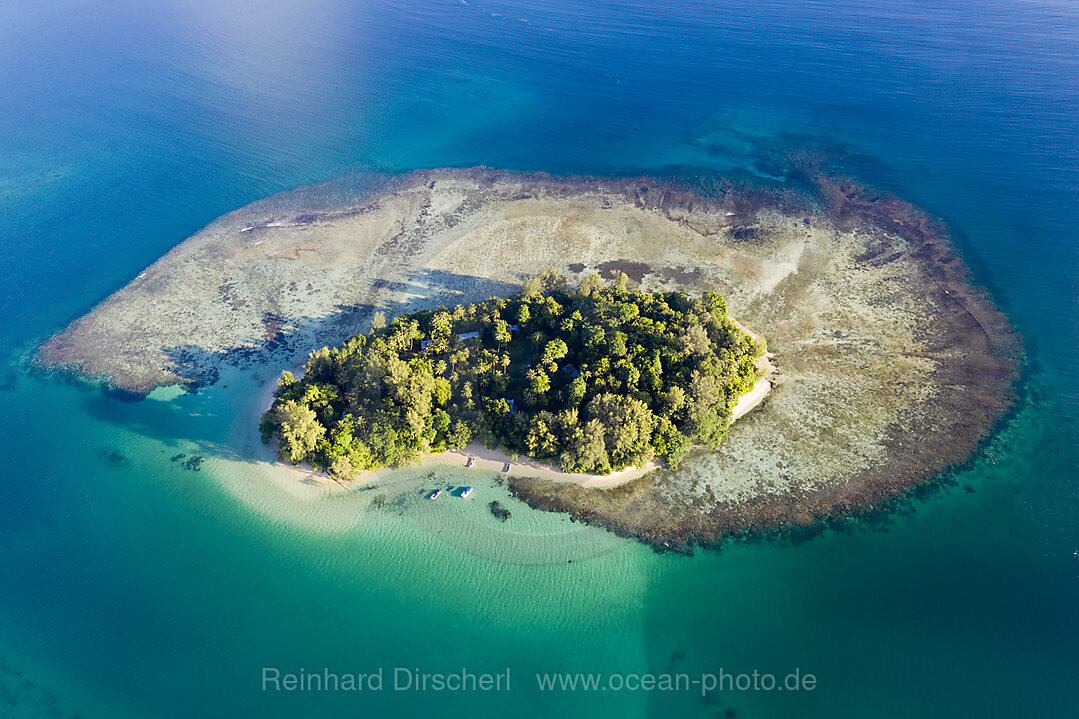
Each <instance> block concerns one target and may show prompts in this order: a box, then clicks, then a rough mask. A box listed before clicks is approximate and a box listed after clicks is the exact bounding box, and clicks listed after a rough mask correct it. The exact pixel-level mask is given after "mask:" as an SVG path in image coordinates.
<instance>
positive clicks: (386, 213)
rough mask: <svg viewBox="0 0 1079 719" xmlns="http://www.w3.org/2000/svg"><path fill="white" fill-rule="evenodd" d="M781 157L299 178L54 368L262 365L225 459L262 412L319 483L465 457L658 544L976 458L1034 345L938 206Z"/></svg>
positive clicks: (203, 246)
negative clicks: (979, 281)
mask: <svg viewBox="0 0 1079 719" xmlns="http://www.w3.org/2000/svg"><path fill="white" fill-rule="evenodd" d="M775 162H776V163H778V164H781V165H782V166H784V167H785V168H786V170H785V173H786V174H787V176H788V177H789V178H790V182H786V183H782V185H760V184H756V183H747V182H744V181H741V180H738V179H729V178H721V177H717V176H714V175H711V174H708V173H706V172H702V173H698V174H682V175H681V176H680V178H667V179H657V178H648V177H620V178H594V177H584V178H582V177H552V176H550V175H546V174H543V173H531V174H528V173H517V172H506V171H502V170H496V169H491V168H483V167H479V168H471V169H459V168H458V169H453V168H451V169H431V170H416V171H413V172H408V173H403V174H399V175H386V176H374V175H363V176H357V177H349V178H342V179H341V180H339V181H334V182H330V183H324V184H321V185H312V186H307V187H301V188H297V189H296V190H293V191H290V192H286V193H283V194H280V195H275V196H273V197H269V198H266V199H265V200H260V201H259V202H256V203H254V204H252V205H249V206H247V207H243V208H240V209H238V210H236V211H235V212H232V213H229V214H227V215H224V216H223V217H221V218H219V219H217V220H215V221H214V222H212V223H211V224H210V225H208V226H207V227H206V228H205V229H203V230H202V231H200V232H199V233H198V234H196V235H194V236H193V237H191V238H190V239H188V240H187V241H185V242H183V243H181V244H180V245H178V246H176V247H174V248H173V249H172V250H170V251H169V252H168V253H167V254H166V255H165V256H163V257H162V258H160V259H159V260H158V261H157V262H155V263H154V264H152V265H151V266H150V267H147V268H146V270H145V271H143V272H141V273H139V274H138V275H137V276H136V277H134V278H133V279H132V281H131V282H130V284H128V285H127V286H126V287H124V288H121V289H120V290H118V291H117V292H116V293H115V294H113V295H112V296H111V297H109V298H107V299H105V300H104V301H102V302H101V304H99V305H98V306H97V307H95V308H94V309H93V310H91V311H90V312H89V313H87V314H86V315H85V316H83V317H80V318H78V319H76V320H74V321H73V322H72V323H71V324H70V325H69V326H68V327H67V328H65V329H63V330H62V331H59V332H58V333H57V334H55V335H53V336H52V337H50V338H48V339H47V340H46V341H45V342H44V344H43V345H42V346H41V347H40V348H39V349H38V350H37V352H36V359H37V362H38V364H39V365H40V366H41V367H42V368H45V369H46V370H47V371H61V372H65V373H69V372H75V373H77V374H79V375H81V376H83V377H86V378H88V379H89V380H91V381H94V382H100V383H102V384H103V386H104V387H105V388H106V391H108V392H110V393H113V394H114V395H115V396H120V397H123V398H126V399H136V398H140V397H145V396H147V395H148V394H151V393H152V392H154V391H155V390H157V389H158V388H165V387H176V386H180V387H185V388H187V389H188V390H190V391H192V392H203V391H205V392H216V391H218V389H217V388H220V389H221V390H225V388H226V386H234V383H235V384H237V385H242V386H243V387H244V388H245V390H244V392H245V393H246V395H247V396H250V398H251V401H250V403H249V406H246V405H243V404H242V403H241V404H239V405H238V406H237V408H236V412H237V415H236V417H235V422H236V431H237V435H236V437H235V438H230V441H231V442H232V444H231V445H230V446H227V447H225V446H220V447H219V451H220V453H221V454H227V455H234V456H238V457H249V458H253V459H255V460H256V461H258V460H261V459H264V458H265V457H266V455H267V454H268V453H267V452H266V451H265V448H264V447H263V445H262V444H261V443H260V442H259V436H258V433H257V432H256V431H255V428H256V427H257V426H258V425H259V424H260V421H259V419H258V418H259V417H264V419H265V421H263V422H262V423H261V424H262V429H263V432H264V435H265V436H266V437H267V438H268V439H269V440H270V441H271V445H272V444H273V443H274V442H277V444H278V449H279V450H283V456H282V459H284V461H285V463H286V464H291V463H292V462H300V463H303V464H304V465H315V466H316V467H318V468H321V469H322V470H324V471H323V472H319V473H312V472H307V471H300V472H295V473H294V474H295V475H296V477H295V481H296V482H297V483H306V482H312V481H313V482H315V483H316V484H319V485H322V486H325V487H326V488H327V490H328V491H333V492H337V491H338V490H343V491H348V492H350V493H354V494H355V495H357V496H354V497H353V499H355V500H357V501H362V498H364V497H371V498H372V502H373V498H374V497H375V496H377V495H381V494H389V495H392V497H405V496H421V495H420V494H419V491H418V490H419V489H420V488H421V487H420V486H412V487H410V488H409V489H405V487H406V485H408V483H409V482H412V481H413V479H415V478H418V477H420V476H427V475H429V474H432V473H433V474H434V475H435V476H437V475H438V473H439V472H440V471H442V470H443V468H446V467H450V466H456V467H461V466H462V465H467V466H468V468H470V469H473V470H476V471H477V472H492V473H494V474H496V475H497V476H498V483H499V484H500V486H501V490H500V491H501V492H503V495H502V496H500V497H499V498H498V499H501V500H502V501H503V502H505V501H509V500H510V498H511V495H512V497H516V498H517V499H519V500H521V501H523V502H525V503H527V504H528V505H530V506H532V507H534V508H538V509H544V510H549V511H555V512H564V513H567V514H569V515H570V516H571V517H572V518H574V519H575V520H578V521H583V522H587V523H590V524H595V525H599V526H602V527H606V528H607V529H609V530H611V531H612V532H615V533H617V534H619V535H623V536H629V537H635V538H637V539H640V540H641V541H643V542H646V543H648V544H650V545H651V546H653V547H656V548H657V549H660V550H663V551H666V550H669V549H675V550H679V549H688V548H690V547H693V546H711V545H717V544H719V543H721V542H723V541H724V539H725V538H726V537H730V536H732V535H742V534H747V533H748V534H752V533H756V532H760V531H769V530H772V529H777V528H786V527H792V528H797V529H798V530H799V531H800V530H801V528H804V527H812V526H815V525H817V526H819V524H820V523H821V522H824V521H828V520H830V519H832V518H840V517H845V516H848V515H850V514H851V513H858V512H860V511H863V510H872V509H873V508H878V507H882V506H885V505H886V504H887V503H888V502H890V501H891V500H892V499H893V498H896V497H899V496H902V495H903V494H904V493H905V492H907V491H908V490H910V489H911V488H912V487H915V486H918V485H921V484H923V483H925V482H926V481H928V480H931V479H932V478H933V477H935V476H939V474H940V472H941V471H942V470H943V469H945V468H947V467H950V466H953V465H955V464H957V463H961V462H963V461H965V460H966V459H967V458H968V457H969V456H970V454H971V452H972V451H974V449H975V448H976V447H977V446H978V444H979V442H981V441H982V439H983V438H984V437H985V436H986V435H987V433H988V432H990V431H991V429H992V428H993V426H994V425H995V423H996V422H997V421H998V420H999V419H1000V418H1001V417H1002V416H1004V415H1005V413H1006V412H1007V411H1008V410H1009V408H1010V407H1011V406H1012V405H1013V402H1014V401H1015V392H1014V381H1015V378H1016V377H1017V375H1018V371H1019V368H1020V366H1021V365H1022V350H1021V342H1020V340H1019V337H1018V335H1017V334H1016V333H1015V331H1014V330H1013V329H1012V327H1011V326H1010V324H1009V322H1008V320H1007V318H1006V317H1005V316H1004V315H1003V314H1002V313H1001V312H1000V311H999V310H998V309H997V308H996V306H995V305H994V303H993V301H992V299H991V298H990V297H989V295H988V293H987V292H986V291H985V290H984V289H982V288H980V287H978V286H977V285H976V284H974V283H973V282H972V280H971V277H970V275H969V273H968V271H967V269H966V265H965V263H964V262H963V260H962V258H961V256H960V255H959V254H958V252H957V250H956V248H955V247H954V245H953V244H952V243H951V241H950V240H949V238H948V235H947V231H946V228H945V227H944V226H943V225H942V224H941V223H940V222H938V221H937V220H935V219H933V218H932V217H929V216H928V215H926V214H925V213H924V212H922V211H921V210H920V209H918V208H917V207H914V206H912V205H910V204H909V203H907V202H904V201H903V200H901V199H900V198H897V197H895V196H894V195H890V194H888V193H885V192H881V191H879V190H877V189H874V188H872V187H867V186H865V185H863V184H860V183H858V182H857V181H855V180H853V179H851V178H848V177H843V176H835V175H832V174H829V172H828V169H827V168H828V166H829V160H828V156H827V155H821V154H819V153H816V152H815V151H813V150H812V148H805V149H804V150H803V151H799V152H797V153H795V154H784V155H782V156H777V157H776V158H775ZM546 268H554V269H555V270H556V273H554V274H552V273H549V272H547V273H545V269H546ZM596 274H598V275H599V276H600V278H601V279H602V282H600V281H599V280H597V278H596V277H595V275H596ZM562 277H564V278H565V279H564V280H563V279H561V278H562ZM530 278H531V279H530ZM536 278H539V279H536ZM525 283H527V284H526V286H524V288H523V289H522V285H523V284H525ZM710 293H714V294H710ZM721 298H722V299H721ZM525 308H527V313H525V312H524V310H525ZM728 309H729V316H728V315H727V311H728ZM577 315H579V319H578V318H577ZM732 318H734V319H732ZM735 319H736V320H737V322H735ZM738 323H741V324H738ZM661 325H662V327H661ZM514 326H516V328H517V329H516V330H514ZM732 327H733V328H734V329H732ZM372 328H374V330H373V331H372ZM737 328H742V329H743V330H746V329H747V328H748V329H749V330H752V329H754V328H766V334H767V341H768V350H769V351H768V353H767V355H766V357H768V356H771V355H772V354H773V353H774V354H775V358H776V362H775V364H774V365H768V364H767V362H766V361H765V358H761V359H760V360H759V364H758V371H760V370H761V369H762V368H763V369H765V370H766V371H767V375H766V376H765V377H761V378H760V379H758V380H757V385H756V387H754V389H753V390H752V391H750V392H746V389H747V387H749V386H750V385H751V384H752V380H753V377H754V376H755V374H754V370H753V357H754V355H755V354H756V353H758V352H760V351H761V350H762V349H763V346H758V345H756V344H754V342H753V341H751V340H750V339H748V337H750V335H744V334H742V333H740V332H738V331H736V329H737ZM473 334H474V336H470V335H473ZM331 347H336V348H338V349H335V350H331V349H322V348H331ZM504 362H506V363H505V364H503V363H504ZM305 363H306V368H305V370H304V372H303V373H302V375H301V373H300V372H299V371H297V372H296V375H297V376H296V377H293V378H291V379H290V378H289V376H288V375H285V376H284V377H283V378H282V379H283V381H281V382H280V386H279V380H278V378H279V377H281V370H282V368H289V367H291V368H295V367H299V366H301V365H304V364H305ZM226 391H232V390H226ZM274 393H276V395H277V396H276V398H274V397H272V396H271V395H273V394H274ZM740 393H744V394H741V396H740V399H739V400H738V403H737V405H736V406H735V407H734V410H733V412H732V411H731V402H732V401H734V400H735V399H736V398H738V397H739V395H740ZM764 393H767V397H766V399H765V401H763V402H761V399H762V396H763V395H764ZM757 402H760V404H759V406H758V408H757V409H755V410H754V411H752V412H749V413H748V414H747V413H746V410H747V408H751V407H752V406H753V405H754V404H756V403H757ZM267 409H272V411H271V412H270V413H269V414H268V415H266V414H265V413H266V411H267ZM738 417H741V419H738V420H737V422H735V423H734V424H733V425H732V424H730V422H729V419H737V418H738ZM275 437H277V439H276V440H275V439H274V438H275ZM219 439H220V441H221V442H224V441H225V440H224V439H223V438H219ZM462 442H469V444H468V446H467V447H466V448H465V449H463V450H457V449H454V447H458V446H460V445H461V443H462ZM601 443H602V446H601ZM483 444H487V445H488V447H501V448H502V449H501V450H498V449H489V448H488V447H484V446H482V445H483ZM443 449H444V450H445V452H446V454H445V455H442V454H439V450H443ZM206 451H207V453H208V452H210V451H214V446H213V445H212V444H211V445H210V446H209V447H207V450H206ZM455 453H456V454H455ZM424 455H427V456H424ZM462 455H465V456H462ZM514 455H517V456H518V457H519V459H513V456H514ZM683 455H684V456H683ZM421 456H424V464H427V465H428V466H427V468H426V469H422V470H420V469H418V468H416V467H408V468H406V469H404V470H402V471H400V472H399V471H396V470H392V469H388V468H387V469H383V470H378V471H375V472H371V473H370V474H368V475H366V476H364V478H363V481H355V482H347V481H344V480H343V479H342V480H340V481H332V480H331V481H325V482H324V481H322V480H324V479H326V475H327V474H328V475H330V476H332V477H334V478H341V477H345V476H347V475H349V474H350V473H354V474H357V475H358V474H359V473H360V472H364V471H365V468H366V469H370V468H376V467H380V466H383V467H393V466H400V465H401V464H405V463H409V462H410V461H411V460H412V459H413V458H416V457H421ZM527 457H531V458H532V459H528V458H527ZM470 458H471V459H474V460H475V461H474V462H471V463H470ZM646 458H652V459H651V461H647V462H645V463H644V465H643V466H640V467H636V468H634V465H635V464H636V463H638V462H641V461H643V460H645V459H646ZM427 459H430V460H431V461H430V463H429V464H428V463H427V462H426V460H427ZM446 460H449V463H448V464H447V462H446ZM458 460H460V461H458ZM619 468H624V469H622V470H621V471H619ZM561 470H566V471H561ZM603 472H610V474H600V473H603ZM313 476H314V477H316V479H312V477H313ZM290 479H291V478H290ZM416 481H419V479H416ZM368 490H371V491H368ZM406 492H411V495H406V494H405V493H406ZM370 507H371V509H372V511H374V510H376V509H377V507H376V506H375V505H374V504H373V503H372V504H371V505H370ZM515 514H516V513H515Z"/></svg>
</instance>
